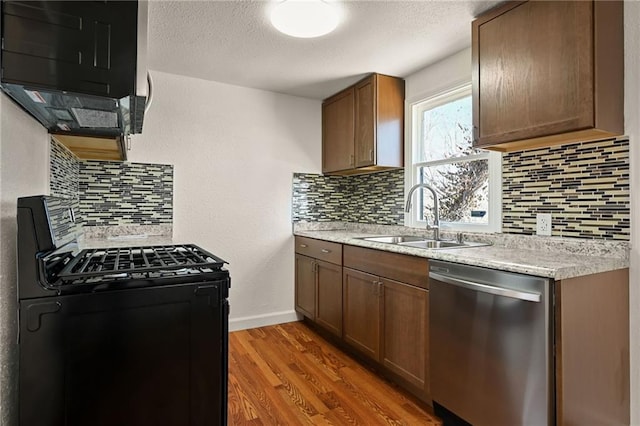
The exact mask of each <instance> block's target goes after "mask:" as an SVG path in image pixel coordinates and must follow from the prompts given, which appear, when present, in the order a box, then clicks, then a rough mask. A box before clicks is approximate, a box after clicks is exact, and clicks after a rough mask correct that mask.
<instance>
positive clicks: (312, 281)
mask: <svg viewBox="0 0 640 426" xmlns="http://www.w3.org/2000/svg"><path fill="white" fill-rule="evenodd" d="M295 283H296V311H298V312H300V313H301V314H302V315H304V316H306V317H307V318H309V319H312V320H315V318H316V270H315V259H312V258H310V257H307V256H302V255H300V254H296V281H295Z"/></svg>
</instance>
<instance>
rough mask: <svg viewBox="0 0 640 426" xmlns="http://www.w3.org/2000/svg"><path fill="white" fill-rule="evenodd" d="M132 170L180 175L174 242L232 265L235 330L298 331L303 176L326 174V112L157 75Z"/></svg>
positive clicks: (286, 99) (300, 102)
mask: <svg viewBox="0 0 640 426" xmlns="http://www.w3.org/2000/svg"><path fill="white" fill-rule="evenodd" d="M152 76H153V78H154V87H155V92H154V101H153V105H152V106H151V109H150V110H149V112H148V115H147V117H146V118H145V123H144V129H143V133H142V134H141V135H136V136H135V137H134V138H133V140H132V143H131V145H132V148H131V152H130V154H129V159H130V160H131V161H140V162H152V163H165V164H173V165H174V173H175V174H174V200H173V205H174V215H173V217H174V239H175V240H176V241H178V242H194V243H196V244H198V245H201V246H202V247H203V248H205V249H208V250H210V251H211V252H213V253H214V254H216V255H218V256H220V257H222V258H223V259H225V260H227V261H228V262H229V270H230V273H231V292H230V303H231V316H230V327H231V328H232V329H241V328H250V327H255V326H261V325H267V324H274V323H279V322H286V321H292V320H295V319H296V316H295V313H294V311H293V294H294V287H293V283H294V252H293V237H292V226H291V187H292V174H293V172H310V173H319V172H320V169H321V133H320V131H321V130H320V129H321V102H320V101H317V100H310V99H303V98H296V97H292V96H286V95H281V94H276V93H272V92H266V91H261V90H255V89H249V88H244V87H238V86H232V85H227V84H222V83H217V82H211V81H206V80H199V79H194V78H188V77H183V76H178V75H173V74H166V73H161V72H154V71H152Z"/></svg>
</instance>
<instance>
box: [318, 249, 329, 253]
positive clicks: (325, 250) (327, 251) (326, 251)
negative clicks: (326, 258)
mask: <svg viewBox="0 0 640 426" xmlns="http://www.w3.org/2000/svg"><path fill="white" fill-rule="evenodd" d="M320 251H321V252H323V253H331V250H327V249H322V250H320Z"/></svg>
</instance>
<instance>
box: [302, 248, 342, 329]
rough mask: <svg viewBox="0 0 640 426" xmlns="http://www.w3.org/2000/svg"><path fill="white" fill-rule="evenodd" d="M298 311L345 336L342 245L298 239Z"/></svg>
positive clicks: (318, 323)
mask: <svg viewBox="0 0 640 426" xmlns="http://www.w3.org/2000/svg"><path fill="white" fill-rule="evenodd" d="M295 292H296V293H295V309H296V311H297V312H299V313H301V314H302V315H304V316H305V317H307V318H308V319H310V320H312V321H314V322H315V323H316V324H317V325H319V326H321V327H323V328H325V329H326V330H327V331H329V332H331V333H333V334H335V335H336V336H340V337H341V336H342V245H340V244H335V243H331V242H327V241H321V240H314V239H311V238H304V237H296V266H295Z"/></svg>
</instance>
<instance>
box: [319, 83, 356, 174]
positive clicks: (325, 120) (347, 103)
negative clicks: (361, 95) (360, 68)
mask: <svg viewBox="0 0 640 426" xmlns="http://www.w3.org/2000/svg"><path fill="white" fill-rule="evenodd" d="M353 108H354V89H353V88H350V89H348V90H345V91H343V92H340V93H338V94H337V95H335V96H333V97H332V98H329V99H327V100H326V101H325V102H324V103H323V104H322V172H323V173H329V172H336V171H339V170H346V169H352V168H353V167H354V161H355V158H354V152H353V137H354V116H353Z"/></svg>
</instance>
